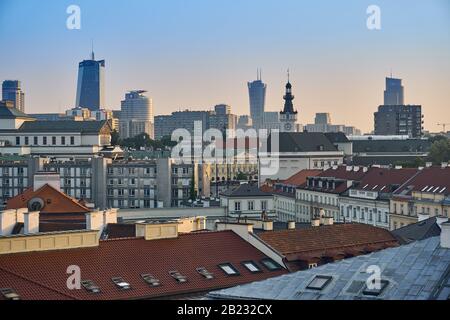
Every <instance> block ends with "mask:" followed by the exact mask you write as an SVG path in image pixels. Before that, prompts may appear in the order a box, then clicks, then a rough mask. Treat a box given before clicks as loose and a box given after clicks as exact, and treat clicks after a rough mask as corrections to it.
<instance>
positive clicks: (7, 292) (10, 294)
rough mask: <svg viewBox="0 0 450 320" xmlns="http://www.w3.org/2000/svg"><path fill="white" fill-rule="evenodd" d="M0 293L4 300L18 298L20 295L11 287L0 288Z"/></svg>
mask: <svg viewBox="0 0 450 320" xmlns="http://www.w3.org/2000/svg"><path fill="white" fill-rule="evenodd" d="M0 294H1V295H2V296H3V298H5V299H6V300H20V296H19V295H18V294H17V292H15V291H14V290H13V289H11V288H3V289H0Z"/></svg>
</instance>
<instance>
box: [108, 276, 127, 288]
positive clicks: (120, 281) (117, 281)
mask: <svg viewBox="0 0 450 320" xmlns="http://www.w3.org/2000/svg"><path fill="white" fill-rule="evenodd" d="M111 280H112V282H114V284H115V285H116V286H117V287H118V288H119V289H121V290H129V289H131V285H130V284H129V283H128V282H125V281H124V280H123V278H122V277H114V278H111Z"/></svg>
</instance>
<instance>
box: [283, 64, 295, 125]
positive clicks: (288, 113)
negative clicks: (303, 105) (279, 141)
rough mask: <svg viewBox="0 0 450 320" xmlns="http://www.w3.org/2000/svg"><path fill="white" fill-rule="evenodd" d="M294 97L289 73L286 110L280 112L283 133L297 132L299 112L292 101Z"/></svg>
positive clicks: (285, 99)
mask: <svg viewBox="0 0 450 320" xmlns="http://www.w3.org/2000/svg"><path fill="white" fill-rule="evenodd" d="M294 98H295V97H294V95H293V94H292V85H291V82H290V81H289V72H288V82H287V84H286V94H285V95H284V97H283V99H284V101H285V102H284V108H283V111H281V112H280V122H281V132H295V131H297V128H296V122H297V111H296V110H294V104H293V103H292V101H293V100H294Z"/></svg>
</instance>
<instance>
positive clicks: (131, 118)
mask: <svg viewBox="0 0 450 320" xmlns="http://www.w3.org/2000/svg"><path fill="white" fill-rule="evenodd" d="M146 92H147V91H144V90H136V91H130V92H129V93H127V94H126V95H125V100H123V101H122V102H121V109H120V117H119V132H120V136H121V137H122V138H123V139H126V138H132V137H135V136H137V135H139V134H141V133H147V134H148V135H149V136H150V138H152V139H153V138H154V126H153V104H152V99H150V98H148V97H147V96H145V95H144V93H146Z"/></svg>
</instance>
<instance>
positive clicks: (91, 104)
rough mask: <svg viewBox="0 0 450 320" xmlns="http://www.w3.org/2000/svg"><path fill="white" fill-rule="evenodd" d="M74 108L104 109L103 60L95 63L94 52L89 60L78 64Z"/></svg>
mask: <svg viewBox="0 0 450 320" xmlns="http://www.w3.org/2000/svg"><path fill="white" fill-rule="evenodd" d="M75 106H76V107H81V108H88V109H89V110H91V111H95V110H99V109H104V108H105V60H99V61H96V60H95V56H94V51H92V55H91V59H90V60H84V61H82V62H80V64H79V67H78V84H77V100H76V105H75Z"/></svg>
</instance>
